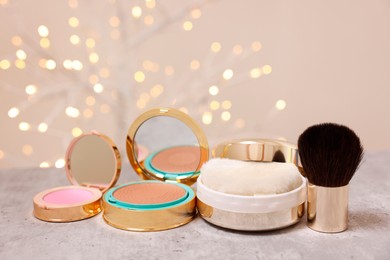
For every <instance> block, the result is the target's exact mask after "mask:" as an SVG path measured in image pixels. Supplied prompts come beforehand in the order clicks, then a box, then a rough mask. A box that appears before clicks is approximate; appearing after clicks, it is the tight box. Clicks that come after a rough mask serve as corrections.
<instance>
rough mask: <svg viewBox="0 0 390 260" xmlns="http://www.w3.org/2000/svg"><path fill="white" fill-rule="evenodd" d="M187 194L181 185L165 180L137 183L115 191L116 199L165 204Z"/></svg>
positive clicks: (134, 202) (138, 202)
mask: <svg viewBox="0 0 390 260" xmlns="http://www.w3.org/2000/svg"><path fill="white" fill-rule="evenodd" d="M185 195H186V191H185V190H184V189H183V188H181V187H180V186H177V185H174V184H169V183H163V182H161V183H159V182H141V183H136V184H132V185H127V186H124V187H122V188H120V189H117V190H116V191H115V192H114V193H113V196H114V198H115V199H117V200H119V201H122V202H125V203H129V204H163V203H169V202H172V201H177V200H179V199H180V198H182V197H184V196H185Z"/></svg>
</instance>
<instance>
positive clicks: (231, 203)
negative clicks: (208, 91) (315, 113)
mask: <svg viewBox="0 0 390 260" xmlns="http://www.w3.org/2000/svg"><path fill="white" fill-rule="evenodd" d="M213 156H214V157H219V158H229V159H234V160H242V161H251V162H258V163H270V162H279V163H293V164H294V165H296V166H297V167H298V169H299V170H300V168H301V167H300V166H299V156H298V149H297V147H296V146H295V145H292V144H290V143H287V142H284V141H279V140H271V139H242V140H233V141H228V142H224V143H222V144H220V145H218V146H217V147H216V149H214V150H213ZM297 175H299V177H298V178H300V179H301V180H302V181H301V185H300V186H299V187H298V188H295V189H293V190H291V191H288V192H285V193H281V194H269V195H256V196H243V195H235V194H227V193H224V192H220V191H215V190H212V189H210V188H208V187H207V186H206V185H204V183H203V181H202V174H201V175H200V177H199V178H198V180H197V198H198V200H197V208H198V211H199V213H200V215H201V216H202V218H203V219H205V220H206V221H208V222H210V223H212V224H215V225H217V226H221V227H225V228H229V229H235V230H242V231H263V230H273V229H279V228H284V227H287V226H290V225H293V224H295V223H297V222H298V221H299V220H300V219H301V218H302V216H303V213H304V204H305V201H306V179H305V178H304V177H303V176H302V175H301V174H297Z"/></svg>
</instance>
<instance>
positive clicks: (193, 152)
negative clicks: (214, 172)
mask: <svg viewBox="0 0 390 260" xmlns="http://www.w3.org/2000/svg"><path fill="white" fill-rule="evenodd" d="M140 147H146V149H147V150H148V151H149V155H148V156H146V158H141V157H140V156H139V154H140V153H139V149H140ZM126 150H127V156H128V158H129V161H130V164H131V165H132V167H133V168H134V170H135V171H136V173H137V174H138V175H139V176H140V177H141V178H142V179H144V180H160V181H169V182H180V183H184V184H187V185H191V184H193V183H194V182H195V181H196V179H197V178H198V176H199V174H200V171H199V170H200V168H201V166H202V164H203V163H204V162H206V161H207V160H208V158H209V146H208V142H207V139H206V135H205V134H204V132H203V131H202V129H201V128H200V127H199V126H198V124H196V123H195V121H194V120H193V119H192V118H191V117H189V116H188V115H187V114H185V113H184V112H182V111H180V110H177V109H173V108H155V109H151V110H149V111H147V112H145V113H143V114H141V115H140V116H139V117H138V118H137V119H136V120H135V121H134V123H133V124H132V125H131V126H130V128H129V131H128V135H127V140H126Z"/></svg>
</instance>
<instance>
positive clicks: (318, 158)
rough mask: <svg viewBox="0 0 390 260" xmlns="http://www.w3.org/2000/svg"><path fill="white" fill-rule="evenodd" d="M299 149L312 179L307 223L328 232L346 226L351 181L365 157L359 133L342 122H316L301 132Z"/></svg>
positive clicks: (344, 228)
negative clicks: (316, 123) (340, 123)
mask: <svg viewBox="0 0 390 260" xmlns="http://www.w3.org/2000/svg"><path fill="white" fill-rule="evenodd" d="M298 152H299V156H300V159H301V162H302V166H303V169H304V171H305V173H306V177H307V179H308V181H309V184H308V194H307V221H308V226H309V227H310V228H311V229H313V230H316V231H320V232H329V233H333V232H342V231H344V230H346V229H347V227H348V184H349V181H350V180H351V179H352V177H353V175H354V174H355V171H356V170H357V168H358V167H359V165H360V162H361V160H362V158H363V147H362V145H361V143H360V139H359V137H358V136H357V135H356V134H355V132H354V131H352V130H351V129H349V128H348V127H346V126H343V125H338V124H333V123H323V124H318V125H313V126H311V127H309V128H307V129H306V130H305V131H304V132H303V133H302V134H301V135H300V136H299V139H298Z"/></svg>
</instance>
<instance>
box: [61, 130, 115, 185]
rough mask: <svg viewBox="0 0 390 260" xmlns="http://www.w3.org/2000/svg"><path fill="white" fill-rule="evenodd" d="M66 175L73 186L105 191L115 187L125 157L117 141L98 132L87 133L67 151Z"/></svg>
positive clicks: (75, 140)
mask: <svg viewBox="0 0 390 260" xmlns="http://www.w3.org/2000/svg"><path fill="white" fill-rule="evenodd" d="M65 158H66V168H65V169H66V175H67V177H68V179H69V181H70V183H72V184H73V185H78V186H83V187H89V188H97V189H99V190H101V191H102V192H105V191H106V190H108V189H109V188H111V187H112V186H114V185H115V183H116V182H117V180H118V178H119V175H120V171H121V157H120V153H119V151H118V149H117V147H116V145H115V144H114V142H113V141H112V140H111V139H110V138H109V137H107V136H105V135H103V134H100V133H98V132H95V131H94V132H91V133H86V134H83V135H81V136H79V137H77V138H75V139H73V141H72V142H71V143H70V145H69V147H68V150H67V152H66V156H65Z"/></svg>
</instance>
